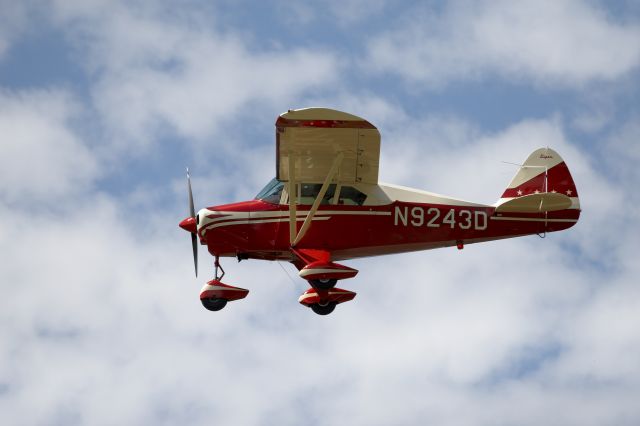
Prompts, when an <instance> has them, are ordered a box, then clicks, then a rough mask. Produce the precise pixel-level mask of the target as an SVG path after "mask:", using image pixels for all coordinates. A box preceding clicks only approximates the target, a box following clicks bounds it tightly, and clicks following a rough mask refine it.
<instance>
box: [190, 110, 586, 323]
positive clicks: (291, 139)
mask: <svg viewBox="0 0 640 426" xmlns="http://www.w3.org/2000/svg"><path fill="white" fill-rule="evenodd" d="M275 127H276V133H275V136H276V177H275V178H274V179H273V180H271V182H269V183H268V184H267V185H266V186H265V187H264V188H263V189H262V190H261V191H260V192H259V193H258V195H257V196H256V197H255V199H253V200H249V201H242V202H238V203H232V204H225V205H219V206H213V207H207V208H203V209H201V210H199V211H198V212H197V213H196V212H195V209H194V204H193V195H192V191H191V178H190V175H189V170H188V169H187V188H188V193H189V211H190V215H189V217H187V218H186V219H184V220H182V222H180V225H179V226H180V227H181V228H183V229H184V230H186V231H188V232H190V233H191V243H192V248H193V258H194V265H195V272H196V276H197V275H198V257H197V253H198V252H197V242H198V241H197V240H199V242H200V244H201V245H206V246H207V250H208V251H209V253H210V254H211V255H212V256H213V258H214V267H215V276H214V278H213V279H212V280H210V281H209V282H207V283H206V284H205V285H204V287H203V288H202V290H201V291H200V300H201V302H202V305H203V306H204V307H205V308H206V309H208V310H210V311H219V310H221V309H222V308H224V307H225V306H226V305H227V303H228V302H231V301H235V300H238V299H242V298H244V297H246V296H247V294H248V293H249V290H247V289H244V288H240V287H234V286H232V285H229V284H225V283H223V282H222V278H223V276H224V269H223V268H222V266H221V264H220V258H221V257H235V258H237V259H238V261H240V260H245V259H262V260H271V261H286V262H290V263H292V264H293V265H294V266H295V267H296V268H297V269H298V271H299V272H298V275H299V276H300V278H302V279H304V280H307V281H308V283H309V285H310V287H309V289H308V290H306V291H305V292H304V293H303V294H302V295H301V296H300V298H299V300H298V301H299V302H300V304H302V305H304V306H307V307H309V308H311V310H313V312H315V313H316V314H319V315H327V314H330V313H331V312H333V311H334V309H335V307H336V305H338V304H341V303H344V302H348V301H350V300H352V299H353V298H354V297H355V296H356V293H355V292H352V291H349V290H344V289H340V288H337V287H336V284H337V282H338V281H342V280H346V279H350V278H353V277H355V276H356V275H357V274H358V270H356V269H354V268H350V267H348V266H345V265H343V264H340V263H337V261H343V260H348V259H354V258H361V257H367V256H379V255H386V254H392V253H404V252H412V251H418V250H430V249H435V248H442V247H457V248H458V249H463V248H464V246H465V245H466V244H474V243H481V242H487V241H493V240H499V239H504V238H512V237H520V236H525V235H534V234H538V235H540V236H545V235H546V233H548V232H556V231H561V230H564V229H568V228H570V227H572V226H573V225H575V224H576V222H577V221H578V219H579V217H580V212H581V210H580V202H579V199H578V191H577V190H576V186H575V184H574V182H573V178H572V177H571V174H570V172H569V169H568V167H567V165H566V164H565V162H564V160H563V159H562V157H560V155H559V154H558V153H557V152H555V151H554V150H552V149H550V148H540V149H537V150H535V151H533V152H532V153H531V155H529V157H528V158H527V159H526V160H525V162H524V163H523V164H522V165H520V167H519V169H518V171H517V173H516V175H515V177H514V178H513V179H512V181H511V183H510V184H509V185H508V186H507V188H506V189H505V191H504V192H503V194H502V196H501V197H500V198H499V199H498V201H497V202H496V203H494V204H492V205H487V204H481V203H473V202H469V201H464V200H459V199H456V198H453V197H448V196H444V195H439V194H435V193H431V192H426V191H421V190H418V189H412V188H407V187H403V186H397V185H390V184H383V183H379V182H378V167H379V159H380V133H379V131H378V129H377V128H376V127H375V126H374V125H373V124H371V123H370V122H369V121H367V120H365V119H363V118H361V117H358V116H355V115H352V114H349V113H346V112H342V111H337V110H333V109H328V108H304V109H296V110H289V111H287V112H285V113H283V114H281V115H280V116H279V117H278V118H277V120H276V123H275Z"/></svg>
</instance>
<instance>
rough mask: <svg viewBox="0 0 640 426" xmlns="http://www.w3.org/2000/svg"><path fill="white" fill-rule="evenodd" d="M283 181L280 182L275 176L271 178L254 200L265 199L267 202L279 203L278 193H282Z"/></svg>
mask: <svg viewBox="0 0 640 426" xmlns="http://www.w3.org/2000/svg"><path fill="white" fill-rule="evenodd" d="M283 187H284V183H282V182H280V181H279V180H277V179H276V178H273V179H271V182H269V183H268V184H267V185H266V186H265V187H264V188H263V189H262V191H260V192H259V193H258V195H256V200H262V201H266V202H267V203H273V204H279V203H280V195H281V194H282V188H283Z"/></svg>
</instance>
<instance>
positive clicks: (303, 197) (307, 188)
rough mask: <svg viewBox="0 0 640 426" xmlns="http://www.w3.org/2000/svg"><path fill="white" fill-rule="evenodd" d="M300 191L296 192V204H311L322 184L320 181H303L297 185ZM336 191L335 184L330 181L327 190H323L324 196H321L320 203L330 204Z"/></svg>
mask: <svg viewBox="0 0 640 426" xmlns="http://www.w3.org/2000/svg"><path fill="white" fill-rule="evenodd" d="M298 188H299V190H300V192H299V193H298V204H304V205H311V204H313V202H314V201H315V199H316V197H317V196H318V194H319V193H320V189H321V188H322V184H320V183H303V184H301V185H300V186H298ZM335 193H336V185H335V183H332V184H330V185H329V187H328V188H327V192H325V194H324V197H322V201H321V202H320V205H326V204H331V203H332V202H333V197H334V195H335Z"/></svg>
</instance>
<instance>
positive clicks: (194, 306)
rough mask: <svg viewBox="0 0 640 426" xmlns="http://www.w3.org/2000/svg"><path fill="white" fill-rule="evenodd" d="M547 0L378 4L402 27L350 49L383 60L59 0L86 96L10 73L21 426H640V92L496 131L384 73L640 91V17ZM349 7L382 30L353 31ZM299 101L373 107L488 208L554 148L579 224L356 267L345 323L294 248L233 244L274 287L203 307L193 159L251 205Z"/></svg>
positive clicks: (399, 177) (4, 394) (440, 180)
mask: <svg viewBox="0 0 640 426" xmlns="http://www.w3.org/2000/svg"><path fill="white" fill-rule="evenodd" d="M38 4H39V3H38ZM362 4H363V3H361V2H359V1H356V2H351V3H349V8H353V7H355V8H358V7H362ZM536 4H537V6H536V7H535V9H532V7H531V6H530V3H522V2H519V3H510V2H505V3H500V4H495V3H484V2H474V3H465V4H463V3H457V2H456V3H446V4H445V5H440V6H439V7H438V8H436V9H437V10H435V9H434V10H431V9H424V6H412V7H409V8H408V9H407V10H406V11H400V12H397V11H395V9H393V8H392V7H390V6H389V5H387V4H383V2H378V3H376V5H375V7H373V8H372V9H371V10H370V11H368V13H366V14H365V16H366V17H367V19H374V18H375V16H376V15H377V14H380V13H383V12H385V13H386V12H388V13H391V12H390V11H391V10H392V9H393V10H394V13H395V14H394V15H393V17H394V19H390V21H391V22H393V24H392V25H391V26H386V27H383V28H381V29H380V30H379V31H378V32H374V33H373V34H370V33H369V32H367V33H366V34H364V33H362V34H360V33H359V35H358V36H357V37H356V36H354V39H350V40H349V41H350V42H352V43H356V42H357V41H356V39H357V38H358V37H360V40H364V41H362V43H363V48H364V47H366V48H368V49H369V50H368V56H367V57H366V58H364V59H363V57H362V56H361V55H360V54H359V53H357V52H354V53H353V55H350V56H349V57H346V58H345V55H344V47H343V46H341V45H338V44H330V43H328V42H327V44H324V45H322V46H314V47H310V46H309V45H308V44H305V43H304V42H302V41H300V43H298V42H293V41H290V40H285V38H284V37H283V38H281V39H279V38H278V35H277V34H274V35H273V38H274V41H275V42H276V43H274V44H273V45H272V46H273V47H272V48H268V49H266V50H264V49H265V48H264V46H265V44H262V43H256V42H255V40H253V41H252V38H251V37H250V36H247V31H250V28H248V29H236V31H232V30H229V28H228V27H226V26H224V25H222V24H221V23H220V22H219V21H218V20H219V19H221V18H220V16H221V14H217V13H215V12H216V11H217V10H218V9H216V7H212V8H211V9H208V8H206V7H203V8H198V7H195V6H198V2H192V3H188V5H187V6H185V8H184V10H181V11H180V12H177V11H175V9H174V8H173V6H171V5H166V4H164V5H163V4H162V3H158V4H156V3H153V4H152V3H151V2H144V1H140V2H134V3H132V4H131V6H130V7H129V6H127V7H125V6H123V4H118V3H112V2H103V1H94V2H53V3H51V4H50V5H49V6H48V7H50V9H47V11H48V12H50V16H49V17H48V18H47V19H48V20H47V23H48V24H50V25H51V26H53V27H55V28H57V31H59V32H60V34H61V37H63V38H64V40H65V41H66V43H68V45H69V46H68V47H69V49H71V51H72V52H74V55H75V56H73V57H75V58H77V59H76V60H77V61H78V62H79V63H80V64H81V66H82V70H83V73H84V76H85V77H86V84H87V86H86V87H84V88H83V90H78V89H77V87H76V86H74V85H71V84H70V85H69V86H67V87H49V86H46V87H33V88H28V89H24V88H14V87H10V85H5V84H4V83H1V82H0V134H1V135H2V141H1V142H0V180H1V181H2V185H1V186H0V250H1V253H2V254H3V263H2V267H1V268H0V288H1V289H2V292H3V298H2V299H0V300H1V301H0V348H1V349H0V412H2V416H3V420H4V421H5V422H8V423H11V424H158V423H160V424H176V423H181V424H185V423H186V424H211V423H215V424H255V425H261V424H278V425H282V424H301V423H305V424H309V423H311V424H362V425H372V424H373V425H376V424H380V425H382V424H425V423H435V424H452V425H478V424H496V423H498V424H524V425H527V424H529V425H539V424H575V425H601V424H620V425H625V424H628V425H632V424H637V423H638V421H639V419H640V409H638V408H637V403H636V401H635V399H637V398H636V395H637V394H638V393H639V392H640V368H639V366H638V363H637V359H638V357H640V337H639V335H638V333H637V330H636V329H635V328H636V327H635V324H637V323H638V320H639V319H640V318H639V316H640V314H639V313H640V294H639V291H640V290H639V288H638V286H637V285H635V282H636V281H637V276H638V274H639V273H640V270H639V268H640V266H639V264H638V262H637V259H636V257H637V256H636V255H635V252H636V250H635V247H636V245H637V241H636V240H637V235H640V225H638V221H637V215H638V206H639V204H638V201H639V200H638V197H637V195H635V194H636V192H635V190H636V188H635V185H636V183H637V181H638V179H637V178H638V171H637V170H638V168H637V159H638V149H637V146H638V145H637V140H638V136H640V130H639V129H638V125H637V124H636V122H637V116H638V105H637V102H635V103H634V104H632V105H631V106H630V108H629V110H628V111H625V114H624V115H622V116H621V115H620V114H618V113H617V112H616V111H615V110H613V111H612V112H611V113H609V114H606V116H605V117H604V118H602V120H604V123H596V124H597V125H593V126H590V125H591V124H593V123H590V122H589V120H588V119H585V120H586V124H585V123H584V122H583V123H581V124H580V125H578V124H577V122H576V120H574V119H573V118H574V117H573V113H574V111H573V110H566V109H563V107H562V105H561V104H558V106H557V109H553V110H549V111H546V113H545V114H544V115H542V116H525V117H522V119H516V120H513V121H512V122H509V123H508V124H506V125H504V126H500V127H499V128H495V126H488V125H487V124H486V123H484V122H483V121H482V120H480V119H477V118H475V117H473V116H471V117H470V116H469V115H464V114H460V113H458V112H457V111H456V110H455V109H454V110H449V111H442V112H438V113H433V112H432V111H431V110H430V109H429V108H426V107H425V105H424V104H422V103H420V101H418V102H415V103H412V102H413V101H412V100H414V99H415V92H414V89H412V88H409V89H406V88H405V89H404V91H401V92H400V93H398V94H395V95H393V96H386V95H385V93H388V87H387V86H386V85H385V84H382V83H380V81H379V79H380V78H382V77H381V76H384V75H386V74H387V73H395V74H397V75H400V76H402V77H403V78H404V79H406V81H409V82H411V85H410V87H416V84H418V83H419V84H421V85H423V84H424V85H427V86H429V87H435V86H438V87H439V88H440V90H442V91H444V93H445V95H446V93H447V92H446V91H447V87H448V85H449V84H450V83H452V82H454V81H456V80H461V79H462V80H469V79H471V80H473V79H476V78H481V79H491V78H495V76H499V78H502V77H507V78H514V79H518V80H521V81H525V82H526V84H527V85H530V86H531V87H532V89H531V90H533V91H536V90H539V88H540V84H541V83H542V84H545V85H546V84H551V85H556V87H558V85H559V86H562V87H565V88H569V90H568V92H572V91H573V92H575V94H574V95H570V94H565V95H566V96H575V98H572V99H574V100H575V101H576V102H578V101H579V100H580V96H581V92H580V91H581V88H580V87H581V86H583V85H585V84H587V85H589V86H590V87H592V88H594V90H601V91H602V93H604V92H608V90H605V89H608V88H611V87H614V88H615V90H609V92H611V93H613V94H612V95H611V98H610V99H609V101H610V102H612V103H615V101H616V100H617V99H618V98H616V96H618V95H616V93H620V92H624V91H628V90H629V88H631V90H636V91H637V85H635V86H634V85H633V84H631V83H629V81H628V80H627V79H626V76H627V75H629V74H631V75H633V76H636V74H637V62H638V57H637V55H638V51H637V40H638V37H637V32H638V23H637V22H636V21H633V20H632V19H629V20H628V21H625V22H622V21H620V20H619V19H618V18H615V19H614V18H613V17H612V16H611V15H610V13H609V11H607V10H606V9H605V8H604V6H602V5H601V4H598V3H594V2H576V1H568V2H556V3H553V4H551V3H549V4H547V3H544V4H541V3H536ZM32 7H33V6H32ZM327 7H329V8H330V9H331V10H332V11H334V10H337V6H336V2H334V1H329V2H328V3H327ZM349 8H347V9H346V10H353V9H349ZM212 10H213V12H211V11H212ZM279 10H280V9H279ZM416 10H420V12H419V13H418V12H416ZM203 11H204V12H203ZM381 11H382V12H381ZM235 12H238V11H237V10H236V11H235ZM298 12H299V13H302V12H300V11H298ZM305 13H311V12H309V11H308V10H307V11H306V12H305ZM332 13H337V12H332ZM25 16H27V15H25ZM29 16H30V15H29ZM313 16H314V15H313V14H312V15H311V18H310V19H311V21H309V22H310V25H311V22H312V20H313ZM282 19H283V22H287V21H286V19H288V18H284V17H283V18H282ZM397 22H401V23H405V25H403V27H402V28H400V26H398V24H397ZM348 25H353V26H354V27H358V26H359V25H363V20H362V19H353V20H350V19H343V20H341V21H340V22H339V23H337V24H336V26H335V27H332V29H333V30H335V31H336V33H340V32H341V31H344V28H345V26H348ZM243 31H244V32H243ZM20 34H21V33H20V32H19V31H18V30H15V31H14V30H11V31H10V32H9V33H7V36H6V37H5V35H4V34H0V37H4V38H0V40H6V41H5V44H7V46H11V43H13V41H14V40H16V39H19V37H20ZM369 37H371V39H372V41H371V42H370V43H369V42H367V41H366V40H368V39H369ZM266 44H268V43H266ZM365 45H366V46H365ZM6 52H9V53H10V52H11V49H6ZM9 53H5V56H4V57H1V60H11V55H10V54H9ZM0 55H1V53H0ZM612 57H615V59H616V60H615V61H613V60H611V58H612ZM567 58H570V59H571V60H568V59H567ZM363 61H369V62H368V64H369V65H371V66H370V67H369V70H368V72H367V73H362V65H363V63H364V62H363ZM607 62H611V63H609V64H607ZM1 64H2V62H0V65H1ZM0 71H1V68H0ZM361 80H362V81H364V82H365V83H366V84H365V86H367V88H366V89H363V90H361V89H358V87H359V86H358V84H357V83H358V82H360V81H361ZM605 80H606V81H607V83H606V84H607V85H608V86H607V88H605V89H602V87H601V86H600V84H601V83H602V81H605ZM469 81H470V80H469ZM496 84H499V81H498V83H496ZM394 87H395V86H394ZM545 90H547V89H546V88H545ZM420 92H421V91H420ZM527 100H528V98H527V99H518V100H514V99H510V101H511V102H514V103H517V102H527ZM427 101H428V99H427ZM297 103H301V104H302V105H300V106H307V105H312V104H317V105H320V104H322V105H327V106H337V107H340V108H343V109H345V110H348V111H351V112H353V113H356V114H358V115H361V116H365V117H367V118H368V119H370V120H371V121H372V122H374V123H375V124H377V125H378V126H379V128H380V129H381V132H382V134H383V148H382V150H383V152H382V160H381V179H382V180H384V181H390V182H393V183H398V184H404V185H409V186H414V187H419V188H423V189H426V190H431V191H434V192H440V193H446V194H451V195H453V196H458V197H461V198H466V199H471V200H474V201H479V202H487V203H491V202H493V201H495V200H496V199H497V198H498V197H499V195H500V193H501V192H502V190H503V189H504V187H505V185H506V184H507V183H508V182H509V180H510V179H511V177H512V175H513V173H515V169H514V168H513V166H511V165H508V164H504V163H502V162H501V161H511V162H519V161H522V160H523V159H524V158H525V157H526V156H527V155H528V154H529V152H530V151H532V150H533V149H536V148H538V147H541V146H551V147H553V148H554V149H556V150H557V151H558V152H560V153H561V155H562V156H563V157H564V159H565V160H566V162H567V163H568V165H569V167H570V168H571V171H572V174H573V177H574V179H575V181H576V184H577V186H578V188H579V191H580V194H581V205H582V207H583V209H584V211H583V214H582V217H581V220H580V222H579V223H578V224H577V225H576V226H575V227H574V228H572V229H570V230H569V231H566V232H563V233H558V234H550V235H547V237H546V238H545V239H544V240H543V239H540V238H538V237H536V236H532V237H528V238H522V239H514V240H506V241H500V242H494V243H490V244H482V245H469V246H467V247H465V249H464V250H462V251H458V250H456V249H453V248H452V249H449V250H437V251H431V252H421V253H412V254H405V255H398V256H387V257H381V258H375V259H359V260H354V261H351V262H347V263H348V264H349V265H350V266H353V267H355V268H357V269H359V270H360V273H359V275H358V277H357V279H355V280H350V281H349V282H345V283H344V287H346V288H349V289H351V290H354V291H356V292H357V293H358V296H357V298H356V300H355V301H353V302H351V303H348V304H346V305H344V306H340V307H338V308H337V309H336V312H334V313H333V314H332V315H330V316H329V317H318V316H316V315H314V314H313V313H312V312H310V311H309V310H307V309H305V308H304V307H302V306H300V305H299V304H298V303H297V302H296V301H297V297H298V295H299V294H300V293H302V292H303V291H304V290H305V289H306V287H307V286H306V283H304V282H303V281H302V280H300V279H298V278H297V276H296V275H295V271H294V269H293V268H292V267H291V266H290V265H280V266H279V265H277V264H275V263H269V262H258V261H247V262H244V261H243V262H241V263H239V264H238V263H236V262H235V260H233V259H231V260H229V259H227V260H225V262H224V267H225V269H226V271H227V275H226V277H225V280H227V279H228V282H229V283H230V284H234V285H239V286H242V287H246V288H249V289H250V290H251V293H250V294H249V296H248V298H247V299H246V300H243V301H240V302H234V303H230V304H229V306H228V307H227V308H225V310H223V311H222V312H219V313H217V314H215V313H210V312H208V311H205V310H204V309H203V308H202V307H201V306H200V303H199V301H198V297H197V296H198V290H199V288H200V287H201V285H202V283H203V281H204V280H205V279H206V277H208V276H210V275H212V267H211V262H210V259H209V258H208V257H207V255H206V253H205V252H204V250H201V251H200V256H201V257H200V259H201V265H202V266H201V269H200V278H198V279H195V278H193V277H192V274H193V271H192V263H191V259H190V247H189V239H188V235H187V234H186V233H184V231H182V230H180V229H178V227H177V223H178V221H179V220H180V219H182V218H183V217H184V216H185V215H186V193H185V182H184V178H183V176H182V174H183V168H182V164H179V166H178V165H176V163H181V161H185V162H190V163H191V164H193V163H195V164H197V168H196V169H197V170H198V172H197V173H194V176H195V177H194V180H193V184H194V192H195V194H196V197H195V198H196V202H197V204H198V206H202V205H203V204H206V203H222V202H226V201H233V200H237V199H241V198H248V197H250V196H251V195H252V193H254V192H257V190H258V189H259V186H260V185H261V184H263V183H265V182H266V181H267V180H268V179H269V178H270V177H271V174H272V173H273V164H272V163H273V127H272V126H273V124H272V119H273V118H274V117H275V115H276V114H277V113H278V112H280V110H282V109H285V108H287V107H289V106H292V105H297ZM274 110H275V113H274ZM480 116H481V114H480V113H478V117H480ZM265 117H266V118H265ZM576 128H579V129H588V131H585V132H584V133H580V132H576V131H575V129H576ZM216 136H217V137H216ZM223 137H224V138H223ZM177 147H178V148H177ZM128 162H136V164H138V165H142V166H147V167H148V168H147V169H142V170H143V171H137V172H136V168H132V169H133V171H131V170H129V168H126V167H124V166H123V164H128ZM148 170H153V171H156V170H161V173H157V176H155V175H154V176H151V177H150V176H149V175H148V173H147V172H148ZM281 266H282V267H283V268H284V271H283V269H282V268H281Z"/></svg>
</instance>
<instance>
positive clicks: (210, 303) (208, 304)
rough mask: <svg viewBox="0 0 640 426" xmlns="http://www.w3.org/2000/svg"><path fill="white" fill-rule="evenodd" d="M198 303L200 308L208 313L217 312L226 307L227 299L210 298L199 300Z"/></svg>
mask: <svg viewBox="0 0 640 426" xmlns="http://www.w3.org/2000/svg"><path fill="white" fill-rule="evenodd" d="M200 301H201V302H202V306H204V307H205V308H207V309H208V310H210V311H219V310H220V309H222V308H224V307H225V306H227V299H219V298H215V297H211V298H209V299H200Z"/></svg>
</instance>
